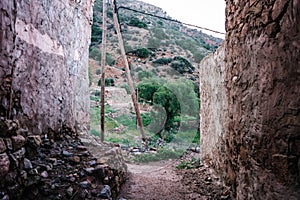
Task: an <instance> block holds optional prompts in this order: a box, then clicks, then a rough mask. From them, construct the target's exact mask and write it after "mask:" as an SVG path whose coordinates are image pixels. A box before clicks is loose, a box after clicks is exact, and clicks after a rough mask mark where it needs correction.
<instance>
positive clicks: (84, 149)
mask: <svg viewBox="0 0 300 200" xmlns="http://www.w3.org/2000/svg"><path fill="white" fill-rule="evenodd" d="M77 149H78V150H81V151H86V147H85V146H83V145H78V146H77Z"/></svg>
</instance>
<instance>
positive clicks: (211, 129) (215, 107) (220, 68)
mask: <svg viewBox="0 0 300 200" xmlns="http://www.w3.org/2000/svg"><path fill="white" fill-rule="evenodd" d="M224 59H225V50H224V45H222V46H220V47H219V48H218V49H217V50H216V51H215V52H214V53H213V54H210V55H208V56H206V57H205V58H204V59H203V60H202V61H201V63H200V69H199V70H200V75H199V76H200V101H201V107H200V148H201V160H202V161H205V162H208V163H209V164H210V165H211V166H214V168H215V170H216V171H217V172H218V173H222V168H224V166H222V163H224V160H223V159H224V148H225V140H224V135H225V126H224V124H225V112H226V105H227V103H226V94H225V83H224V80H225V79H224V75H225V74H224V72H225V61H224Z"/></svg>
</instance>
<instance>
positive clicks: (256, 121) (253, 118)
mask: <svg viewBox="0 0 300 200" xmlns="http://www.w3.org/2000/svg"><path fill="white" fill-rule="evenodd" d="M226 3H227V7H226V31H227V34H226V42H225V52H226V56H225V60H226V70H225V74H226V75H225V84H226V88H227V90H226V96H227V102H228V105H227V107H228V112H227V113H226V131H225V138H226V139H225V140H226V148H225V150H226V160H225V162H226V165H225V166H226V168H225V169H224V172H225V173H224V174H223V175H224V177H226V181H227V182H228V183H230V185H232V186H233V188H234V190H235V193H236V197H237V199H299V198H300V190H299V184H300V148H299V147H300V1H299V0H270V1H258V0H251V1H242V0H234V1H232V0H226Z"/></svg>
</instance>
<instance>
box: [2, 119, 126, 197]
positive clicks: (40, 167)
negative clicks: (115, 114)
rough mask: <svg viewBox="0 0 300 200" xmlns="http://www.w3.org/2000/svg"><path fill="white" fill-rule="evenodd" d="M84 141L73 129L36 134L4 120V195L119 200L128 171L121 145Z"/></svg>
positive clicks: (13, 122) (15, 123)
mask: <svg viewBox="0 0 300 200" xmlns="http://www.w3.org/2000/svg"><path fill="white" fill-rule="evenodd" d="M84 141H85V144H86V145H87V146H84V145H83V143H82V141H81V140H80V139H79V138H78V136H77V135H76V134H75V133H74V132H72V131H71V130H70V129H63V131H62V132H60V133H57V134H55V135H49V134H47V133H45V134H43V135H42V136H40V135H33V134H32V133H31V132H29V131H28V130H25V129H22V128H20V125H19V123H18V122H17V121H12V120H5V119H3V118H1V119H0V199H14V200H18V199H20V200H27V199H28V200H29V199H35V200H38V199H49V200H51V199H53V200H55V199H78V200H79V199H116V198H117V196H118V194H119V191H120V189H121V185H122V183H123V182H124V181H125V178H126V174H127V166H126V165H125V161H124V159H123V157H122V154H121V149H120V147H115V146H113V145H111V144H102V145H100V144H99V143H96V144H95V143H93V142H92V141H91V140H86V139H84ZM89 150H92V151H94V152H96V151H97V153H98V154H95V153H94V154H91V152H90V151H89Z"/></svg>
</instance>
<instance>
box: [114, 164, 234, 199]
mask: <svg viewBox="0 0 300 200" xmlns="http://www.w3.org/2000/svg"><path fill="white" fill-rule="evenodd" d="M178 163H179V160H175V161H174V160H173V161H170V160H169V161H160V162H152V163H146V164H136V163H135V164H132V163H131V164H128V170H129V176H128V180H127V181H126V183H125V185H124V186H123V188H122V192H121V195H120V199H122V198H123V200H124V199H126V200H129V199H131V200H142V199H146V200H170V199H172V200H183V199H189V200H190V199H195V200H196V199H197V200H198V199H199V200H202V199H203V200H204V199H205V200H206V199H231V198H230V194H229V193H230V192H229V190H228V188H225V187H224V186H223V184H222V183H221V182H220V180H219V179H218V178H217V177H216V176H214V175H213V173H212V172H211V171H210V169H209V168H208V167H207V166H206V165H201V167H200V168H198V169H184V170H179V169H176V166H177V165H178Z"/></svg>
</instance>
